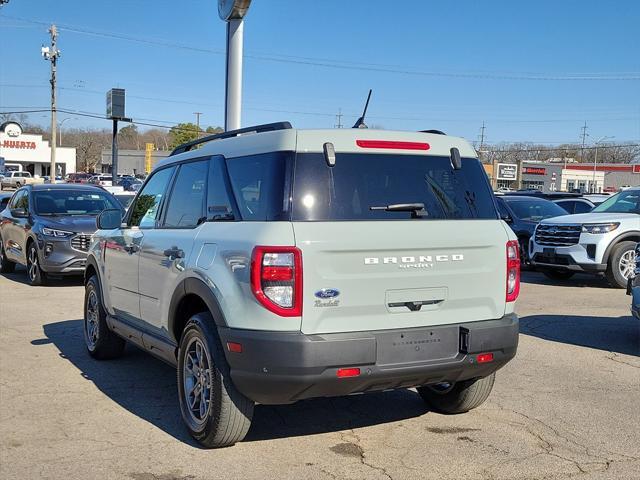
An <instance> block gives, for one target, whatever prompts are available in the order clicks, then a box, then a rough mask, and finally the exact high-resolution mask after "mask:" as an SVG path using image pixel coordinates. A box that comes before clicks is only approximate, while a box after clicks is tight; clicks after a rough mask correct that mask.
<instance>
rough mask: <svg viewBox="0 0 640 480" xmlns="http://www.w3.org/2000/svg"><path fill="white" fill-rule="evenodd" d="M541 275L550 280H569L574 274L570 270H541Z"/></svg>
mask: <svg viewBox="0 0 640 480" xmlns="http://www.w3.org/2000/svg"><path fill="white" fill-rule="evenodd" d="M542 273H544V276H545V277H547V278H549V279H551V280H569V279H570V278H571V277H573V276H574V275H575V274H576V272H572V271H571V270H543V271H542Z"/></svg>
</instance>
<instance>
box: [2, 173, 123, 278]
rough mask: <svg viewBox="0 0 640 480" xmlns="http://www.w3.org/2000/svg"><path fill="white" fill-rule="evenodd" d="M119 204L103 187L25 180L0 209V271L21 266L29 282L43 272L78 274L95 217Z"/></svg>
mask: <svg viewBox="0 0 640 480" xmlns="http://www.w3.org/2000/svg"><path fill="white" fill-rule="evenodd" d="M114 208H115V209H119V208H120V207H119V203H118V201H117V200H116V199H115V198H114V197H113V196H112V195H111V194H110V193H108V192H106V191H104V190H102V189H101V188H98V187H93V186H89V185H74V184H70V185H67V184H60V185H56V184H54V185H49V184H48V185H27V186H24V187H22V188H20V189H19V190H17V191H16V192H15V193H14V194H13V196H12V197H11V200H10V201H9V203H8V205H7V207H6V208H5V209H4V210H3V211H0V272H2V273H9V272H13V270H14V269H15V266H16V264H18V263H19V264H22V265H24V266H26V267H27V278H28V279H29V283H30V284H31V285H42V284H43V283H45V282H46V281H47V277H48V275H49V274H55V275H82V274H83V273H84V268H85V261H86V257H87V252H88V250H89V245H90V243H91V235H93V232H95V231H96V217H97V216H98V214H99V213H100V212H102V211H103V210H105V209H114Z"/></svg>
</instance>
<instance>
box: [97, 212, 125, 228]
mask: <svg viewBox="0 0 640 480" xmlns="http://www.w3.org/2000/svg"><path fill="white" fill-rule="evenodd" d="M96 224H97V225H98V230H113V229H114V228H120V225H122V211H121V210H116V209H115V208H111V209H109V210H103V211H102V212H100V215H98V218H97V219H96Z"/></svg>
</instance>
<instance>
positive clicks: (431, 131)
mask: <svg viewBox="0 0 640 480" xmlns="http://www.w3.org/2000/svg"><path fill="white" fill-rule="evenodd" d="M420 133H434V134H436V135H446V133H444V132H443V131H442V130H420Z"/></svg>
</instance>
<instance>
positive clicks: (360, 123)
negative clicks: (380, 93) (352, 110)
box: [353, 89, 372, 128]
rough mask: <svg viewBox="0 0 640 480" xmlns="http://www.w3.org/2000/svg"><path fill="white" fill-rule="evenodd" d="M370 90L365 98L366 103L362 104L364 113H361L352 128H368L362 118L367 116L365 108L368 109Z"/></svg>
mask: <svg viewBox="0 0 640 480" xmlns="http://www.w3.org/2000/svg"><path fill="white" fill-rule="evenodd" d="M371 91H372V90H371V89H369V96H368V97H367V103H365V104H364V111H363V112H362V116H361V117H360V118H359V119H358V121H357V122H356V123H355V125H354V126H353V128H369V127H367V124H366V123H364V117H365V115H366V114H367V108H368V107H369V100H371Z"/></svg>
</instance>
